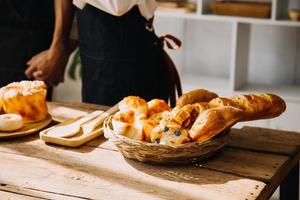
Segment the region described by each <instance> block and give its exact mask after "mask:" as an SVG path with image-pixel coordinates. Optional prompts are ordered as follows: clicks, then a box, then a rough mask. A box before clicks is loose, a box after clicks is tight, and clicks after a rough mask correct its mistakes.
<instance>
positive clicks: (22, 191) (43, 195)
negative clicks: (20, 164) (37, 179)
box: [0, 181, 82, 200]
mask: <svg viewBox="0 0 300 200" xmlns="http://www.w3.org/2000/svg"><path fill="white" fill-rule="evenodd" d="M0 182H1V181H0ZM1 192H2V194H3V198H2V197H1ZM10 195H12V196H11V199H20V200H21V199H22V200H23V199H34V200H36V199H55V200H82V198H76V197H71V196H65V195H60V194H55V193H49V192H46V191H40V190H35V189H29V188H24V187H18V186H14V185H7V184H4V183H0V199H9V197H10Z"/></svg>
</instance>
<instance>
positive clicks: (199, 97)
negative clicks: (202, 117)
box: [176, 89, 218, 107]
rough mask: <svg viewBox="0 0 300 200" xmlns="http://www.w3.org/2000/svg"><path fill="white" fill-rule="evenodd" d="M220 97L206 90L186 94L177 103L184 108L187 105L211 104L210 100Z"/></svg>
mask: <svg viewBox="0 0 300 200" xmlns="http://www.w3.org/2000/svg"><path fill="white" fill-rule="evenodd" d="M216 97H218V95H217V94H215V93H213V92H210V91H208V90H204V89H198V90H193V91H191V92H188V93H185V94H184V95H182V96H181V97H179V99H178V100H177V102H176V106H178V107H183V106H185V105H187V104H194V103H199V102H209V101H210V100H212V99H214V98H216Z"/></svg>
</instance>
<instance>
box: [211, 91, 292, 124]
mask: <svg viewBox="0 0 300 200" xmlns="http://www.w3.org/2000/svg"><path fill="white" fill-rule="evenodd" d="M209 105H210V106H211V107H224V106H232V107H235V108H238V109H241V110H243V118H242V119H241V121H251V120H258V119H268V118H273V117H277V116H279V115H280V114H281V113H283V112H284V111H285V109H286V104H285V102H284V100H283V99H282V98H280V97H279V96H276V95H274V94H266V93H261V94H248V95H236V96H233V97H230V98H221V97H218V98H215V99H213V100H211V101H210V102H209Z"/></svg>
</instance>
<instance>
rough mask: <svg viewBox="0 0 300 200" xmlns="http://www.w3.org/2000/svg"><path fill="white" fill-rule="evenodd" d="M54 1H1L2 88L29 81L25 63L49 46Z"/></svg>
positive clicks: (0, 51)
mask: <svg viewBox="0 0 300 200" xmlns="http://www.w3.org/2000/svg"><path fill="white" fill-rule="evenodd" d="M53 2H54V1H53V0H42V1H39V0H0V86H4V85H6V84H8V83H10V82H13V81H21V80H25V79H27V78H26V76H25V74H24V72H25V70H26V68H27V65H26V62H27V61H28V60H29V59H30V58H31V57H32V56H34V55H36V54H37V53H39V52H41V51H43V50H45V49H48V48H49V47H50V44H51V41H52V36H53V30H54V3H53ZM49 93H50V90H49Z"/></svg>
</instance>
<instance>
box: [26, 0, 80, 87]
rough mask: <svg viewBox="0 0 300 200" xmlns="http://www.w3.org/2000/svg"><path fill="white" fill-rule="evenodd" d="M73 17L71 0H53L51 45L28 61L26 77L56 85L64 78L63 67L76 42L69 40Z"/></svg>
mask: <svg viewBox="0 0 300 200" xmlns="http://www.w3.org/2000/svg"><path fill="white" fill-rule="evenodd" d="M73 19H74V7H73V5H72V0H55V28H54V34H53V39H52V43H51V46H50V48H49V49H48V50H45V51H43V52H41V53H39V54H37V55H35V56H33V57H32V58H31V59H30V60H29V61H28V63H27V64H28V66H29V67H28V68H27V70H26V71H25V74H26V76H27V77H28V78H34V79H36V80H43V81H45V82H46V83H47V84H48V85H57V84H59V83H60V82H62V81H63V79H64V72H65V67H66V65H67V62H68V59H69V56H70V54H71V53H72V51H73V50H74V49H75V46H76V44H75V43H76V42H74V41H72V40H70V30H71V27H72V23H73Z"/></svg>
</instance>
